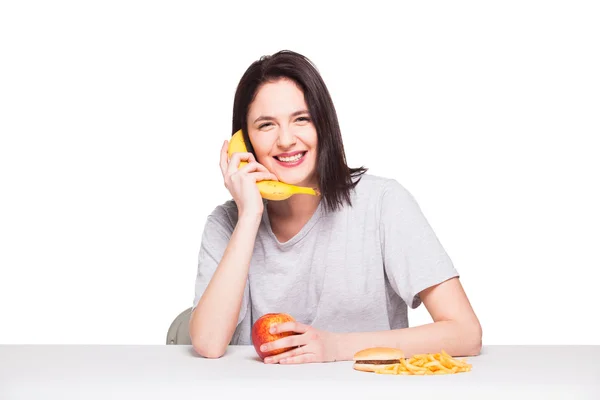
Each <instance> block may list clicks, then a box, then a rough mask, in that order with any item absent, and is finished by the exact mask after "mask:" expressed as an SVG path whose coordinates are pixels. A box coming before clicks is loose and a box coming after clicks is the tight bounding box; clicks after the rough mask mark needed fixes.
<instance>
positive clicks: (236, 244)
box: [190, 51, 481, 364]
mask: <svg viewBox="0 0 600 400" xmlns="http://www.w3.org/2000/svg"><path fill="white" fill-rule="evenodd" d="M239 129H243V132H244V138H245V142H246V143H247V145H248V146H247V147H248V153H235V154H233V156H232V157H231V159H228V156H227V146H228V143H227V141H225V142H224V143H223V147H222V149H221V163H220V166H221V171H222V173H223V179H224V183H225V186H226V187H227V189H228V190H229V192H230V193H231V195H232V197H233V200H230V201H228V202H226V203H224V204H222V205H220V206H218V207H217V208H216V209H215V210H214V211H213V212H212V213H211V215H210V216H209V217H208V219H207V221H206V225H205V228H204V233H203V236H202V243H201V249H200V254H199V263H198V276H197V280H196V297H195V299H194V310H193V313H192V318H191V321H190V336H191V339H192V344H193V347H194V349H195V350H196V351H197V352H198V353H199V354H200V355H202V356H205V357H209V358H216V357H221V356H222V355H223V354H224V353H225V350H226V348H227V345H228V344H230V343H231V344H251V343H252V342H251V328H252V324H253V323H254V322H255V321H256V320H257V319H258V318H259V317H260V316H261V315H264V314H266V313H270V312H282V313H287V314H290V315H292V316H293V317H294V318H295V319H296V321H297V322H295V323H283V324H280V325H278V326H277V327H276V328H275V331H276V332H278V333H279V332H286V331H294V332H297V333H299V335H293V336H287V337H285V338H283V339H279V340H277V341H274V342H271V343H269V344H267V345H265V346H266V347H265V349H264V350H265V351H270V350H273V349H275V348H284V347H289V346H294V347H295V346H298V347H297V348H295V349H294V350H291V351H288V352H285V353H282V354H279V355H276V356H273V357H267V358H266V359H265V360H264V361H265V362H266V363H282V364H285V363H287V364H293V363H304V362H328V361H336V360H351V359H352V357H353V355H354V353H356V352H357V351H359V350H361V349H364V348H367V347H375V346H385V347H396V348H400V349H402V350H403V351H404V353H405V354H406V355H407V356H411V355H412V354H415V353H437V352H440V351H441V349H444V350H445V351H446V352H448V353H449V354H451V355H453V356H466V355H476V354H478V353H479V351H480V348H481V327H480V324H479V321H478V319H477V317H476V315H475V313H474V312H473V310H472V308H471V305H470V303H469V301H468V299H467V296H466V295H465V293H464V291H463V289H462V286H461V284H460V281H459V277H458V273H457V271H456V270H455V268H454V266H453V264H452V262H451V260H450V259H449V257H448V255H447V254H446V252H445V251H444V249H443V247H442V246H441V244H440V243H439V241H438V240H437V238H436V235H435V233H434V232H433V230H432V229H431V227H430V226H429V224H428V223H427V221H426V219H425V217H424V216H423V214H422V213H421V211H420V208H419V206H418V204H417V203H416V201H415V199H414V198H413V197H412V195H411V194H410V193H409V192H408V191H407V190H406V189H405V188H404V187H403V186H401V185H400V184H399V183H398V182H396V181H395V180H393V179H388V178H383V177H377V176H373V175H370V174H366V169H364V168H357V169H351V168H349V167H348V166H347V165H346V160H345V155H344V150H343V145H342V138H341V134H340V128H339V125H338V121H337V116H336V112H335V109H334V106H333V102H332V100H331V98H330V95H329V92H328V90H327V88H326V86H325V84H324V82H323V80H322V79H321V77H320V75H319V73H318V71H317V70H316V68H315V67H314V66H313V65H312V64H311V62H310V61H309V60H307V59H306V58H305V57H303V56H301V55H300V54H297V53H294V52H290V51H282V52H279V53H276V54H274V55H272V56H267V57H263V58H261V59H260V60H258V61H256V62H254V63H253V64H252V65H251V66H250V67H249V68H248V70H247V71H246V72H245V74H244V76H243V77H242V79H241V81H240V83H239V85H238V88H237V91H236V94H235V100H234V107H233V129H232V131H233V132H236V131H237V130H239ZM240 161H248V162H249V163H248V164H247V165H245V166H243V167H242V168H241V169H239V170H238V166H239V163H240ZM266 179H276V180H280V181H283V182H287V183H290V184H294V185H298V186H308V187H315V188H318V189H319V191H320V193H321V196H320V197H316V196H310V195H295V196H292V197H290V198H289V199H287V200H284V201H266V200H264V199H262V198H261V196H260V193H259V191H258V189H257V186H256V184H255V182H257V181H259V180H266ZM421 302H423V303H424V304H425V307H426V308H427V310H428V311H429V313H430V314H431V317H432V319H433V321H434V322H433V323H431V324H427V325H423V326H417V327H410V328H409V327H408V319H407V307H411V308H416V307H417V306H419V305H420V303H421Z"/></svg>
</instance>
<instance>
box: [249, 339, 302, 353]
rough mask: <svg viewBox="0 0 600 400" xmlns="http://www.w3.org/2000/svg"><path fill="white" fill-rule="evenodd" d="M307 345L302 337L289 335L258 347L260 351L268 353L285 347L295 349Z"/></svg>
mask: <svg viewBox="0 0 600 400" xmlns="http://www.w3.org/2000/svg"><path fill="white" fill-rule="evenodd" d="M306 343H307V340H306V337H305V336H302V335H291V336H286V337H283V338H281V339H277V340H273V341H272V342H269V343H265V344H263V345H262V346H260V351H262V352H265V353H267V352H269V351H273V350H277V349H285V348H286V347H297V346H302V345H305V344H306Z"/></svg>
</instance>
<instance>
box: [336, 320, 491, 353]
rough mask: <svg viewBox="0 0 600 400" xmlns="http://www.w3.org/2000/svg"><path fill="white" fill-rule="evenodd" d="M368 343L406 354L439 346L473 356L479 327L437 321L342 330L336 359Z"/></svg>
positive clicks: (478, 347)
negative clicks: (377, 329)
mask: <svg viewBox="0 0 600 400" xmlns="http://www.w3.org/2000/svg"><path fill="white" fill-rule="evenodd" d="M369 347H394V348H397V349H401V350H402V351H403V352H404V355H405V356H406V357H411V356H412V355H414V354H422V353H439V352H441V351H442V350H444V351H446V352H447V353H448V354H450V355H451V356H458V357H460V356H473V355H477V354H479V351H480V350H481V328H480V326H479V323H477V322H459V321H438V322H434V323H430V324H427V325H421V326H415V327H412V328H405V329H395V330H390V331H381V332H356V333H342V334H339V340H338V348H337V356H338V357H337V359H338V360H339V361H344V360H352V358H353V356H354V354H355V353H356V352H358V351H359V350H362V349H366V348H369Z"/></svg>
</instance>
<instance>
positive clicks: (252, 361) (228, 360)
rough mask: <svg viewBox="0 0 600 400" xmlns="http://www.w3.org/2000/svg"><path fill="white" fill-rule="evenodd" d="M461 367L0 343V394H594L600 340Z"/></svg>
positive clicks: (495, 354) (506, 354)
mask: <svg viewBox="0 0 600 400" xmlns="http://www.w3.org/2000/svg"><path fill="white" fill-rule="evenodd" d="M469 362H470V363H471V364H472V365H473V369H472V371H471V372H467V373H460V374H456V375H435V376H402V375H398V376H393V375H379V374H372V373H366V372H358V371H355V370H354V369H352V362H351V361H344V362H336V363H318V364H302V365H279V364H263V363H262V362H261V361H260V360H259V358H258V357H257V356H256V353H255V352H254V348H253V347H250V346H230V347H229V349H228V350H227V353H226V354H225V356H223V357H222V358H220V359H212V360H211V359H204V358H202V357H199V356H197V355H196V353H195V352H194V351H193V349H192V348H191V346H164V345H163V346H126V345H123V346H112V345H89V346H83V345H0V399H2V400H13V399H19V400H21V399H44V400H49V399H61V400H67V399H78V400H79V399H137V398H139V399H144V400H149V399H166V398H169V399H175V398H177V399H204V398H215V399H229V398H237V399H249V398H256V397H257V395H258V396H260V398H262V399H265V400H266V399H269V400H280V399H281V400H288V399H304V400H312V399H320V398H331V397H332V396H335V397H333V398H334V400H338V399H339V400H347V399H361V400H370V399H377V397H376V396H385V397H380V399H385V400H391V399H398V400H401V399H410V400H417V399H426V398H436V399H440V400H447V399H453V398H456V399H496V398H506V399H520V398H523V399H525V398H526V399H538V398H539V399H600V346H486V347H484V349H483V350H482V353H481V355H480V356H478V357H471V358H470V359H469Z"/></svg>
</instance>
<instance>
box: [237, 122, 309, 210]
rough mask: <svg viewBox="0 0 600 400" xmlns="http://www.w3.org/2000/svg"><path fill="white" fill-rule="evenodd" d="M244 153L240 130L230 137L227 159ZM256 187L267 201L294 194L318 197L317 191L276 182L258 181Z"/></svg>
mask: <svg viewBox="0 0 600 400" xmlns="http://www.w3.org/2000/svg"><path fill="white" fill-rule="evenodd" d="M246 152H248V149H247V148H246V143H244V136H243V135H242V130H241V129H240V130H239V131H237V132H236V133H235V134H234V135H233V136H232V137H231V140H230V141H229V148H228V150H227V154H228V155H229V158H231V156H232V154H233V153H246ZM246 164H248V163H247V162H246V161H242V162H240V166H239V168H241V167H243V166H244V165H246ZM256 185H257V186H258V191H259V192H260V195H261V196H262V197H263V199H267V200H285V199H287V198H288V197H291V196H293V195H295V194H311V195H313V196H318V195H320V193H319V191H318V190H316V189H312V188H308V187H302V186H294V185H290V184H288V183H284V182H278V181H258V182H256Z"/></svg>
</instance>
